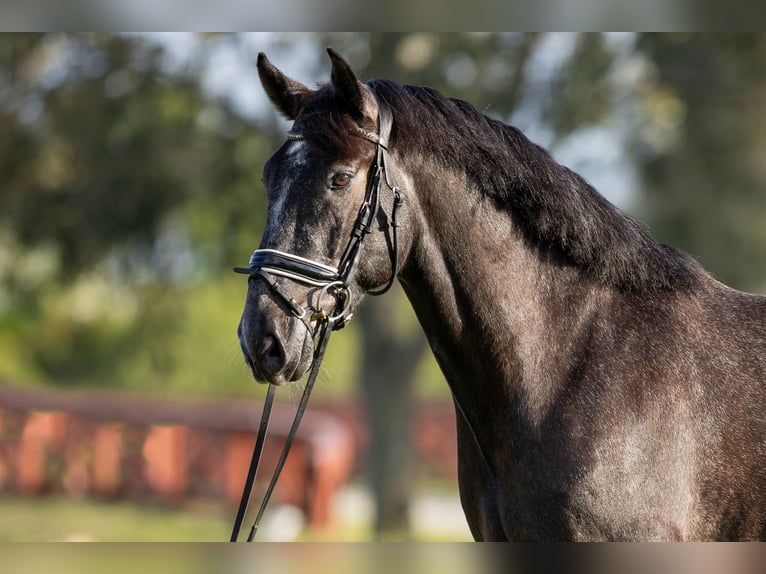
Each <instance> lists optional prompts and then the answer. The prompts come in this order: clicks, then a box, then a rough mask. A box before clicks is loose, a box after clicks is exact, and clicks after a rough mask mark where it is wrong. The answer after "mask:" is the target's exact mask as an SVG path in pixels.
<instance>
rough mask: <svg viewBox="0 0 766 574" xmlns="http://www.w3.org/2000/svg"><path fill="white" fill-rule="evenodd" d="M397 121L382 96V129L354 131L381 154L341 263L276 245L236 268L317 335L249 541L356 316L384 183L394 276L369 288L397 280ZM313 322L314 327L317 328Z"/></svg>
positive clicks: (264, 424) (237, 524) (268, 403)
mask: <svg viewBox="0 0 766 574" xmlns="http://www.w3.org/2000/svg"><path fill="white" fill-rule="evenodd" d="M392 126H393V116H392V114H391V110H390V108H389V107H388V106H387V105H386V104H385V102H383V101H380V100H379V101H378V133H377V134H376V133H373V132H369V131H367V130H364V129H362V128H360V127H357V129H356V131H354V132H352V133H353V134H354V135H357V136H359V137H362V138H364V139H367V140H369V141H371V142H372V143H374V144H375V146H376V153H375V159H374V161H373V163H372V164H371V166H370V169H369V171H368V174H367V188H366V191H365V197H364V201H363V202H362V205H361V207H360V208H359V214H358V215H357V218H356V222H355V223H354V227H353V230H352V232H351V237H350V239H349V242H348V244H347V245H346V248H345V249H344V251H343V254H342V256H341V258H340V262H339V264H338V266H337V267H332V266H330V265H325V264H324V263H320V262H318V261H314V260H312V259H307V258H304V257H300V256H298V255H293V254H291V253H285V252H283V251H278V250H276V249H256V250H255V251H254V252H253V255H252V256H251V257H250V263H249V266H248V267H235V268H234V271H235V272H237V273H243V274H245V275H249V276H251V277H252V276H255V277H260V278H261V279H263V280H264V281H266V283H267V285H268V286H269V288H270V289H271V291H272V293H273V294H274V295H275V296H276V297H277V298H278V299H279V300H281V301H282V303H284V304H285V306H286V307H287V309H289V312H290V313H291V314H292V315H294V316H295V317H296V318H297V319H299V320H300V321H301V322H302V323H303V324H304V325H305V326H306V328H307V329H308V330H309V332H311V334H312V339H313V340H314V343H315V347H314V356H313V361H312V365H311V371H310V373H309V377H308V379H307V381H306V386H305V388H304V390H303V394H302V396H301V399H300V402H299V403H298V408H297V410H296V413H295V418H294V419H293V423H292V425H291V427H290V431H289V432H288V435H287V438H286V440H285V444H284V446H283V448H282V453H281V455H280V457H279V460H278V461H277V465H276V467H275V469H274V473H273V475H272V477H271V481H270V482H269V485H268V487H267V489H266V492H265V494H264V496H263V499H262V500H261V504H260V507H259V509H258V513H257V515H256V518H255V521H254V522H253V525H252V527H251V528H250V533H249V535H248V537H247V541H248V542H251V541H252V540H253V538H254V537H255V533H256V531H257V530H258V526H259V524H260V521H261V518H262V517H263V513H264V511H265V509H266V505H267V504H268V502H269V499H270V498H271V495H272V493H273V491H274V487H275V486H276V483H277V480H278V478H279V475H280V473H281V472H282V467H283V466H284V463H285V460H286V459H287V455H288V453H289V451H290V447H291V446H292V443H293V441H294V439H295V435H296V433H297V431H298V427H299V425H300V422H301V419H302V418H303V413H304V411H305V409H306V405H307V404H308V400H309V397H310V395H311V391H312V389H313V387H314V382H315V381H316V378H317V375H318V374H319V368H320V365H321V363H322V359H323V358H324V354H325V350H326V348H327V343H328V341H329V339H330V334H331V333H332V332H333V331H336V330H339V329H342V328H343V327H344V326H345V325H346V324H347V323H348V322H349V320H350V319H351V317H352V315H353V313H352V312H351V308H352V300H351V291H350V287H351V285H352V283H353V281H354V278H355V276H356V272H357V268H358V266H359V260H360V258H361V254H362V247H363V245H364V240H365V238H366V237H367V235H369V234H370V233H371V231H372V227H373V224H374V222H375V220H376V218H377V215H378V211H379V208H380V191H381V186H382V183H385V184H386V187H387V188H388V189H389V190H390V191H391V193H392V194H393V207H392V209H391V216H390V219H389V227H390V228H391V242H390V243H389V256H390V259H391V276H390V277H389V279H388V281H387V282H386V284H385V285H383V286H382V287H380V288H377V289H373V290H370V291H368V293H369V294H370V295H382V294H383V293H385V292H387V291H388V290H389V289H390V288H391V286H392V285H393V283H394V280H395V279H396V275H397V273H398V268H399V244H398V237H397V228H398V227H399V219H398V215H399V209H400V207H401V205H402V203H403V201H404V194H403V193H402V191H401V190H400V189H399V188H398V187H397V186H395V185H392V184H391V182H390V180H389V174H388V170H387V167H386V162H387V157H388V141H389V137H390V135H391V128H392ZM287 137H288V139H290V140H302V139H304V136H303V135H302V134H300V133H298V132H294V131H290V132H288V133H287ZM281 279H288V280H291V281H295V282H297V283H300V284H302V285H306V286H308V287H309V288H318V289H319V293H318V294H317V297H316V307H314V306H311V305H307V306H306V307H303V306H301V305H300V304H299V303H298V302H297V301H295V299H294V298H292V297H290V296H289V295H288V294H287V292H286V291H285V290H284V289H283V288H282V286H281V285H280V280H281ZM325 295H330V296H332V297H333V298H334V299H335V303H334V308H333V309H332V311H330V312H328V311H327V310H326V309H324V308H322V303H321V301H322V299H323V298H325ZM312 323H314V324H315V325H314V327H313V328H312V325H311V324H312ZM275 389H276V385H273V384H269V388H268V391H267V394H266V400H265V402H264V404H263V411H262V412H261V422H260V424H259V427H258V435H257V437H256V441H255V446H254V448H253V456H252V459H251V461H250V468H249V469H248V473H247V478H246V480H245V486H244V490H243V492H242V498H241V500H240V504H239V508H238V510H237V515H236V518H235V520H234V527H233V529H232V533H231V538H230V541H231V542H236V541H237V539H238V537H239V531H240V528H241V526H242V522H243V520H244V518H245V513H246V512H247V506H248V504H249V501H250V494H251V492H252V488H253V484H254V482H255V477H256V475H257V473H258V466H259V463H260V459H261V454H262V453H263V447H264V444H265V440H266V434H267V432H268V425H269V417H270V414H271V408H272V405H273V402H274V393H275Z"/></svg>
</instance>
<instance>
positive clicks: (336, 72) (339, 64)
mask: <svg viewBox="0 0 766 574" xmlns="http://www.w3.org/2000/svg"><path fill="white" fill-rule="evenodd" d="M327 53H328V54H329V56H330V62H331V64H332V71H331V73H330V78H331V80H332V85H333V87H334V88H335V91H336V93H337V94H338V95H340V96H341V98H343V100H344V101H345V102H346V104H347V105H348V108H349V111H350V112H351V115H352V116H353V117H354V118H355V119H356V120H361V119H367V120H369V121H371V122H373V123H375V121H376V120H377V116H378V107H377V103H376V102H375V96H373V95H372V94H371V93H370V91H369V90H368V89H367V88H366V87H365V86H364V84H363V83H362V82H361V81H360V80H359V78H358V77H357V75H356V73H355V72H354V70H352V69H351V66H350V65H349V63H348V62H347V61H346V60H345V59H344V58H343V56H341V55H340V54H339V53H338V52H336V51H335V50H334V49H333V48H327Z"/></svg>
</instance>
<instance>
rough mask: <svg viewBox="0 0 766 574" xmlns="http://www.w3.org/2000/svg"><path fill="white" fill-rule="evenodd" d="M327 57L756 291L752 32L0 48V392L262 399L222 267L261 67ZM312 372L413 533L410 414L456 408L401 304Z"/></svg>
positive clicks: (253, 128) (233, 232)
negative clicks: (422, 102) (562, 177)
mask: <svg viewBox="0 0 766 574" xmlns="http://www.w3.org/2000/svg"><path fill="white" fill-rule="evenodd" d="M326 45H333V46H334V47H336V48H337V49H338V50H339V51H341V52H342V53H343V54H345V55H346V57H347V58H348V59H349V60H350V61H351V63H352V65H354V66H355V68H356V69H357V70H358V71H359V73H360V75H361V76H362V77H363V78H371V77H379V76H380V77H387V78H390V79H394V80H396V81H399V82H401V83H417V84H427V85H430V86H433V87H436V88H437V89H440V90H441V91H443V92H444V93H446V94H448V95H451V96H456V97H461V98H465V99H467V100H469V101H471V102H472V103H473V104H474V105H476V106H477V107H478V108H479V109H481V110H483V111H485V112H486V113H489V114H491V115H493V116H496V117H499V118H502V119H504V120H506V121H509V122H511V123H513V124H515V125H517V126H518V127H520V128H521V129H523V130H524V131H525V132H527V133H528V135H530V137H532V139H533V140H535V141H537V142H538V143H541V144H542V145H544V146H546V147H548V148H549V149H550V150H551V151H552V152H553V153H554V155H555V156H556V157H557V158H559V159H560V160H561V161H562V162H564V163H566V164H567V165H569V166H571V167H573V168H574V169H576V170H577V171H580V172H581V173H583V174H584V175H585V176H586V177H587V178H588V179H590V180H591V181H592V182H593V183H594V184H595V185H596V187H597V188H598V189H599V190H600V191H601V192H602V193H604V194H605V195H606V196H607V197H608V198H609V199H611V200H612V201H613V202H615V203H617V204H618V205H619V206H620V207H622V208H623V209H625V210H626V211H627V212H629V213H630V214H632V215H633V216H635V217H637V218H639V219H641V220H642V221H643V222H645V224H646V225H647V226H648V227H649V228H650V230H651V231H652V233H653V234H654V235H655V236H656V237H657V238H658V239H660V240H662V241H664V242H667V243H671V244H674V245H676V246H678V247H681V248H682V249H684V250H686V251H688V252H690V253H691V254H692V255H694V256H695V257H697V258H698V259H699V260H700V261H701V262H702V263H703V265H705V266H706V267H707V268H708V269H709V270H711V271H712V272H713V273H714V274H716V275H717V276H718V277H719V278H720V279H721V280H723V281H724V282H727V283H729V284H731V285H732V286H735V287H737V288H740V289H744V290H749V291H756V292H764V291H766V200H765V199H764V198H765V197H766V196H765V195H764V190H765V189H766V169H765V168H764V166H766V161H764V158H765V157H766V135H765V134H766V130H765V129H764V124H766V114H764V112H763V110H764V109H766V105H765V104H766V37H764V36H763V35H760V34H746V35H743V34H739V35H724V34H715V35H707V34H705V35H699V34H602V33H594V34H552V33H545V34H518V33H512V34H467V33H460V34H433V33H390V34H380V33H375V34H365V33H349V34H310V33H300V34H298V33H266V34H250V35H216V34H206V35H194V34H191V35H189V34H184V35H153V34H144V35H106V34H43V35H38V34H3V35H1V36H0V380H3V381H5V382H6V383H7V384H14V385H39V386H58V387H63V386H68V387H88V386H90V387H100V388H103V387H114V388H127V389H133V390H138V391H143V392H152V393H157V394H186V395H188V394H194V395H215V396H221V395H230V396H262V394H263V392H264V391H263V388H262V387H261V386H259V385H255V384H253V382H252V381H251V380H250V378H249V375H248V373H247V371H246V369H245V368H244V366H243V364H242V361H241V358H240V353H239V348H238V343H237V341H236V335H235V331H236V325H237V322H238V320H239V314H240V312H241V307H242V303H243V301H244V296H245V290H246V282H245V281H244V280H243V279H242V277H240V276H236V275H234V274H233V273H231V271H230V270H231V267H232V266H234V265H238V264H241V263H242V262H243V261H246V260H247V258H248V257H249V254H250V252H251V250H252V249H254V248H255V247H256V246H257V245H258V241H259V237H260V233H261V230H262V228H263V224H264V214H265V195H264V193H263V190H262V188H261V183H260V170H261V167H262V165H263V162H264V160H265V159H266V158H267V157H268V155H269V153H270V152H271V150H273V149H275V148H276V146H277V145H278V144H279V142H280V141H281V140H282V138H283V136H282V133H283V131H284V128H285V124H284V122H283V121H282V120H280V119H279V118H277V117H276V116H275V114H274V112H273V111H272V110H271V108H270V106H269V105H268V103H267V102H266V100H265V98H264V95H263V94H262V93H261V91H260V89H259V87H258V83H257V74H256V72H255V67H254V60H255V55H256V53H257V52H258V51H260V50H265V51H267V52H268V53H269V55H270V57H271V59H272V60H273V61H274V62H275V63H276V64H277V65H278V66H279V67H280V68H282V69H283V70H284V71H285V72H287V73H288V74H289V75H292V76H294V77H296V78H297V79H300V80H301V81H304V82H305V83H307V84H312V83H313V82H314V81H319V80H326V79H327V74H328V63H327V61H326V56H325V54H324V49H323V48H324V46H326ZM402 357H407V359H406V360H405V359H403V358H402ZM397 358H398V359H397ZM397 364H399V365H400V369H399V371H387V370H385V368H384V367H386V365H388V366H391V367H392V368H393V367H395V366H396V365H397ZM325 365H326V366H325V374H324V375H323V380H322V382H321V383H320V385H319V388H318V390H317V398H316V399H315V400H330V401H340V400H349V397H353V396H357V395H360V396H365V397H367V401H368V403H372V404H376V405H378V406H379V408H378V409H377V410H374V411H373V410H371V412H370V420H371V425H372V426H373V429H375V428H377V429H378V431H377V434H376V432H375V431H373V446H374V447H375V448H373V451H374V452H376V453H380V455H379V459H380V460H378V461H377V462H376V461H372V463H371V468H372V469H373V470H372V472H371V481H372V484H373V485H374V486H375V488H376V490H377V491H379V492H380V495H379V497H378V499H377V502H378V504H379V506H380V507H381V508H384V507H385V508H390V509H391V512H390V513H388V514H385V513H383V514H382V515H381V517H379V520H378V524H377V529H378V531H379V532H384V531H387V530H388V531H397V530H399V531H401V530H404V531H406V529H407V528H408V525H407V520H406V507H407V505H406V503H407V501H408V499H409V496H410V492H409V490H408V488H407V484H409V483H410V482H411V478H412V473H413V471H412V463H411V455H410V454H409V452H408V450H407V449H406V448H404V449H402V448H400V447H399V448H397V447H396V445H401V444H404V443H405V442H406V434H407V432H408V429H409V427H408V426H407V425H406V424H405V425H402V424H399V422H398V421H400V420H402V418H403V417H404V418H406V417H408V416H409V413H410V411H409V410H408V408H402V406H401V405H410V404H412V401H414V400H416V399H418V398H428V399H436V400H445V401H447V400H449V393H448V389H447V387H446V385H445V384H444V383H443V381H442V380H441V376H440V374H439V373H438V369H437V368H436V367H435V365H434V362H433V360H432V359H431V357H430V353H428V352H427V350H426V346H425V344H424V342H423V339H422V336H421V335H420V332H419V328H418V326H417V324H416V321H415V320H414V318H413V316H412V314H411V312H410V311H409V308H408V305H407V303H406V300H405V299H404V298H403V296H402V295H401V293H400V292H397V293H395V294H394V295H390V296H389V297H387V298H384V300H381V301H377V302H374V303H373V302H368V303H367V308H366V309H363V310H362V313H361V316H360V320H359V321H355V322H353V323H352V325H351V327H350V328H349V329H347V330H346V331H344V332H343V333H342V336H338V337H336V338H334V339H333V344H332V345H331V347H330V350H329V352H328V357H327V360H326V363H325ZM376 365H377V366H376ZM370 373H374V374H377V379H375V378H374V377H373V378H371V376H372V375H371V374H370ZM381 381H383V382H381ZM320 397H321V398H320ZM376 417H377V419H376ZM386 424H388V425H389V426H388V427H386ZM396 432H399V433H400V434H399V435H396V434H395V433H396ZM376 437H377V438H376ZM376 440H377V441H380V443H379V444H378V443H376V442H375V441H376ZM376 445H377V446H376ZM392 445H393V446H392ZM386 453H389V454H386ZM376 465H377V466H376ZM397 481H398V486H397V485H396V484H395V483H397ZM386 485H389V488H390V492H388V493H386V492H383V491H384V489H385V488H386Z"/></svg>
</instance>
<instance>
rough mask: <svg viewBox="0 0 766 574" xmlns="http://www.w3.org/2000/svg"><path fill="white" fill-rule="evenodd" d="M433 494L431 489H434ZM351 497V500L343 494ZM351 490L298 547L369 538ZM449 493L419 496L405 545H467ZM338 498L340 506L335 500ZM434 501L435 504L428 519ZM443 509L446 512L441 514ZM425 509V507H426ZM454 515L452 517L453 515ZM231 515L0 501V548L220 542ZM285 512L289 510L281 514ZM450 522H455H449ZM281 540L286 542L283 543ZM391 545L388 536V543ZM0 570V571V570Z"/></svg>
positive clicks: (365, 516) (219, 509)
mask: <svg viewBox="0 0 766 574" xmlns="http://www.w3.org/2000/svg"><path fill="white" fill-rule="evenodd" d="M437 490H438V489H437ZM352 492H356V496H349V493H352ZM359 492H360V490H359V489H358V488H351V489H348V490H346V491H345V492H344V493H343V494H339V497H338V500H337V501H336V504H338V505H339V506H340V505H343V508H336V519H335V521H334V522H333V523H332V524H331V525H330V526H329V527H327V528H323V529H305V530H303V531H302V533H301V535H300V536H299V538H298V540H300V541H304V542H330V541H336V542H363V541H369V540H371V539H372V524H371V519H372V516H371V508H370V507H369V501H367V500H364V499H363V498H360V496H359ZM456 494H457V493H456V492H452V493H451V494H448V493H442V494H437V495H436V496H434V495H433V493H432V491H431V494H428V491H420V492H419V495H418V497H417V498H418V500H416V501H415V502H414V504H413V510H414V511H415V512H418V511H419V510H420V511H421V512H423V514H424V515H425V514H428V515H429V516H421V517H420V518H418V517H416V516H413V520H412V532H411V534H410V537H409V540H413V541H461V540H469V539H470V533H469V532H468V529H467V526H465V531H464V532H463V531H461V524H460V523H461V522H462V514H461V513H460V512H459V510H458V509H457V508H456V507H455V506H454V505H455V504H457V501H456V499H455V496H456ZM342 501H345V502H342ZM434 501H437V504H438V505H439V506H441V510H437V512H436V515H434V511H433V506H434ZM445 505H446V515H445V514H444V512H445ZM254 506H256V505H255V504H251V509H250V512H249V513H248V516H247V517H246V519H245V525H246V526H243V529H242V533H241V534H240V539H241V540H244V538H245V537H246V536H247V529H248V528H249V524H251V523H252V519H253V518H254V512H255V509H254V508H253V507H254ZM429 507H430V509H431V510H429ZM456 511H457V512H458V514H459V516H457V517H456V515H455V512H456ZM284 512H285V507H280V506H278V505H272V506H271V507H269V509H268V511H267V513H266V515H265V516H264V522H263V524H262V528H261V531H260V532H259V535H258V539H259V540H260V541H263V542H266V541H269V540H272V541H275V540H280V539H282V538H280V537H276V538H274V537H272V536H270V532H275V531H274V530H273V528H274V525H275V523H276V522H278V521H280V518H279V516H280V514H281V513H284ZM234 514H235V512H234V510H233V509H231V508H228V507H227V506H226V505H224V504H221V503H218V502H215V501H211V502H200V501H193V502H189V503H185V504H184V505H182V506H179V507H159V506H154V507H153V506H151V505H149V504H146V503H144V504H133V503H129V502H123V501H98V500H87V499H83V500H76V499H70V498H66V497H63V496H55V495H51V496H42V497H35V498H31V497H30V498H28V497H13V496H10V495H3V496H0V543H8V542H76V541H87V542H225V541H227V540H228V539H229V535H230V534H231V525H232V521H233V520H234ZM288 514H289V513H288ZM456 518H457V519H458V520H457V521H456V520H455V519H456ZM288 539H289V538H288ZM392 540H394V539H392ZM0 571H1V570H0Z"/></svg>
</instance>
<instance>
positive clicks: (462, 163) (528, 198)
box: [368, 80, 703, 292]
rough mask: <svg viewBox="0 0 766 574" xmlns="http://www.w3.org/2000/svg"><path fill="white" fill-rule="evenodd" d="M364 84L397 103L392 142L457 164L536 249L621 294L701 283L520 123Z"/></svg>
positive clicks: (681, 259)
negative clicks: (517, 125)
mask: <svg viewBox="0 0 766 574" xmlns="http://www.w3.org/2000/svg"><path fill="white" fill-rule="evenodd" d="M368 86H370V88H371V89H372V90H373V92H374V93H375V94H376V96H377V97H378V98H381V99H383V100H384V101H386V102H387V103H388V104H389V105H390V106H391V108H392V109H393V110H394V118H395V119H394V131H393V132H392V145H393V146H396V147H397V149H399V150H401V152H402V153H404V154H407V153H408V152H413V151H419V152H420V153H421V154H422V152H423V150H432V152H433V153H432V154H431V155H432V157H433V158H434V159H435V160H436V161H438V162H440V163H441V164H442V165H443V167H445V168H448V169H461V170H464V172H465V174H466V175H467V176H468V177H469V178H470V179H471V180H472V181H473V183H475V185H476V186H477V187H478V188H479V189H480V190H481V192H482V193H484V194H486V195H487V196H489V197H491V198H492V199H493V200H494V201H495V203H496V204H497V206H498V208H500V209H508V210H510V211H511V212H512V213H513V220H514V221H515V223H516V225H518V226H519V228H520V230H521V231H522V233H523V235H524V237H525V239H526V240H527V241H528V243H529V244H530V245H532V246H533V247H535V248H536V249H538V251H539V252H540V253H541V255H542V256H544V257H549V258H555V259H557V260H563V261H564V262H565V263H566V264H572V265H575V266H577V267H578V268H580V269H583V270H584V271H585V272H587V273H588V274H589V275H590V276H591V277H593V278H594V279H595V280H597V281H598V282H600V283H601V284H604V285H608V286H611V287H614V288H617V289H619V290H622V291H631V292H646V291H669V290H686V289H690V288H692V287H694V286H695V285H697V284H698V283H699V281H700V278H701V277H702V273H703V272H702V271H701V267H700V266H699V265H698V264H697V263H696V262H695V261H694V260H693V259H691V258H690V257H689V256H687V255H685V254H683V253H681V252H680V251H678V250H676V249H675V248H673V247H670V246H668V245H664V244H662V243H659V242H657V241H656V240H654V239H653V238H652V237H651V236H650V235H649V233H647V231H646V230H645V229H643V228H642V227H641V225H640V224H639V223H638V222H636V221H635V220H633V219H631V218H630V217H628V216H626V215H625V214H623V213H622V212H621V211H620V210H618V209H617V208H616V207H615V206H613V205H612V204H611V203H609V202H608V201H607V200H606V199H605V198H604V197H603V196H602V195H601V194H599V193H598V192H597V191H596V190H595V189H594V188H593V187H592V186H591V185H590V184H588V182H586V181H585V180H584V179H583V178H582V177H581V176H580V175H578V174H577V173H575V172H573V171H572V170H570V169H568V168H566V167H564V166H562V165H561V164H559V163H557V162H556V161H555V160H554V159H553V158H552V157H551V155H550V154H549V153H548V152H547V151H546V150H545V149H544V148H542V147H540V146H538V145H536V144H534V143H532V142H531V141H530V140H529V139H527V137H526V136H525V135H524V134H522V133H521V131H519V130H518V129H516V128H514V127H512V126H509V125H506V124H504V123H502V122H500V121H498V120H495V119H492V118H490V117H488V116H486V115H484V114H482V113H481V112H479V111H478V110H476V108H475V107H473V106H472V105H471V104H469V103H468V102H465V101H463V100H459V99H453V98H447V97H445V96H443V95H441V94H440V93H439V92H437V91H436V90H434V89H432V88H427V87H419V86H402V85H399V84H396V83H394V82H390V81H387V80H373V81H371V82H369V83H368ZM456 166H457V167H456Z"/></svg>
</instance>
